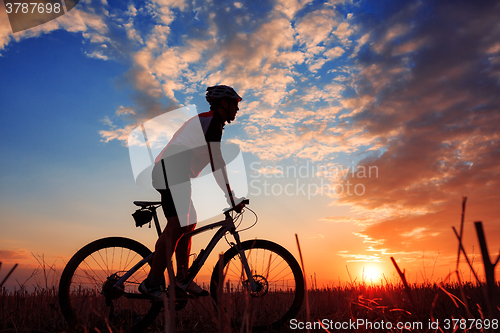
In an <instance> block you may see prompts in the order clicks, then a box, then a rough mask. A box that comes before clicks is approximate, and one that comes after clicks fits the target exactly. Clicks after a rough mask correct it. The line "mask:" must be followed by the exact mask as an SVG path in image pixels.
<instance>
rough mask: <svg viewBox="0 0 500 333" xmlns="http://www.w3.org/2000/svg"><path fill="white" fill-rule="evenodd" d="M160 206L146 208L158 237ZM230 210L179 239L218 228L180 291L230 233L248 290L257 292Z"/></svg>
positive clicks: (124, 277)
mask: <svg viewBox="0 0 500 333" xmlns="http://www.w3.org/2000/svg"><path fill="white" fill-rule="evenodd" d="M160 206H161V203H159V202H151V205H150V206H149V207H148V209H150V210H151V211H152V213H153V220H154V223H155V227H156V232H157V233H158V237H160V235H161V227H160V221H159V219H158V214H157V213H156V209H157V208H158V207H160ZM231 211H232V209H231V210H228V211H225V212H224V215H225V217H226V218H225V219H224V220H222V221H219V222H215V223H212V224H209V225H206V226H203V227H201V228H198V229H195V230H193V231H191V232H188V233H185V234H184V235H183V236H182V237H181V239H183V238H190V237H192V236H195V235H197V234H200V233H202V232H205V231H208V230H212V229H215V228H217V227H220V228H219V230H217V232H216V233H215V234H214V235H213V237H212V239H211V240H210V242H209V243H208V245H207V247H206V248H205V249H202V250H201V251H200V253H199V254H198V256H197V258H196V259H195V260H194V261H193V263H192V265H191V267H190V268H189V269H188V275H187V277H186V279H184V281H182V284H181V286H180V288H181V289H183V290H186V288H187V287H188V286H189V284H190V283H191V282H192V281H193V280H194V278H195V277H196V275H197V274H198V272H199V271H200V269H201V268H202V267H203V265H204V264H205V261H206V260H207V259H208V257H209V256H210V254H211V253H212V250H213V249H214V248H215V246H216V245H217V243H218V242H219V241H220V240H221V239H222V237H224V235H225V234H226V233H228V232H229V233H231V235H233V238H234V240H235V242H236V243H231V246H232V247H236V250H237V251H238V253H239V255H240V259H241V261H242V264H243V267H244V271H245V274H246V276H247V277H248V280H249V281H250V288H251V290H252V291H253V292H255V291H257V289H258V286H257V284H256V283H255V281H254V279H252V278H251V277H252V272H251V271H250V266H249V265H248V261H247V258H246V256H245V252H244V251H243V248H242V246H241V241H240V236H239V234H238V232H237V231H236V227H235V225H234V219H233V218H232V217H231V215H230V212H231ZM153 255H154V252H153V253H151V254H150V255H149V256H147V257H146V258H143V259H142V260H141V261H139V262H138V263H137V264H136V265H134V267H132V268H131V269H130V270H129V271H128V272H126V273H125V274H124V275H123V276H122V277H121V278H120V279H119V280H118V281H117V282H116V283H115V284H114V285H113V287H114V288H118V289H120V286H121V285H123V283H125V281H126V280H127V279H128V278H129V277H130V276H131V275H132V274H134V273H135V272H136V271H137V270H138V269H140V268H141V267H142V266H143V265H144V264H146V263H147V262H148V261H150V260H151V259H152V258H153ZM124 295H125V297H128V298H148V297H147V296H145V295H140V294H136V293H126V292H125V293H124Z"/></svg>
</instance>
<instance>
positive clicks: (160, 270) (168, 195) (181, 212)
mask: <svg viewBox="0 0 500 333" xmlns="http://www.w3.org/2000/svg"><path fill="white" fill-rule="evenodd" d="M206 100H207V102H208V103H209V104H210V111H209V112H205V113H201V114H199V115H197V116H195V117H193V118H191V119H189V120H188V121H186V122H185V123H184V124H183V126H182V127H181V128H179V130H177V132H175V134H174V135H173V137H172V138H171V140H170V141H169V143H168V144H167V146H166V147H165V148H164V149H163V151H162V152H161V153H160V154H159V155H158V157H157V158H156V160H155V166H154V168H153V173H152V178H153V186H154V187H155V188H156V189H157V191H159V192H160V194H161V202H162V207H163V212H164V214H165V217H166V218H167V221H168V222H167V226H166V227H165V229H164V230H163V232H162V234H161V236H160V238H159V239H158V241H157V242H156V246H155V254H154V256H153V262H152V266H151V270H150V272H149V275H148V277H147V279H146V280H144V281H143V282H142V283H141V284H140V286H139V291H140V292H141V293H143V294H147V295H150V296H152V297H155V298H161V295H162V292H163V291H164V287H163V281H164V271H165V268H166V267H167V264H171V261H170V260H171V258H172V255H173V253H174V252H175V257H176V261H177V274H176V280H177V281H176V282H177V284H178V285H180V281H182V280H183V279H185V278H186V276H187V269H188V262H189V254H190V252H191V239H190V238H189V239H182V240H180V238H181V237H182V235H183V234H184V233H187V232H190V231H192V230H194V228H195V226H196V222H197V220H196V212H195V209H194V207H193V202H192V201H191V183H190V179H191V178H195V177H197V176H198V175H199V174H200V173H201V171H202V170H203V169H204V168H205V167H206V166H207V165H208V164H210V165H211V168H212V173H213V175H214V177H215V180H216V182H217V185H219V187H220V188H221V189H222V191H223V192H224V193H225V195H226V199H227V201H228V203H229V204H230V205H231V206H232V205H235V204H237V203H238V202H237V201H240V200H241V199H237V198H235V197H234V192H233V191H232V190H231V188H230V186H229V182H228V178H227V172H226V167H225V162H224V159H223V157H222V153H221V148H220V142H221V138H222V131H223V129H224V124H225V123H226V122H227V123H230V122H231V121H233V120H234V119H235V117H236V113H237V112H238V110H239V108H238V103H239V102H240V101H241V100H242V98H241V97H240V96H239V95H238V94H237V93H236V91H235V90H234V89H233V88H231V87H229V86H225V85H217V86H213V87H208V88H207V92H206ZM186 291H187V292H189V293H190V294H194V295H196V296H208V292H207V291H206V290H203V289H202V288H201V287H200V286H198V285H197V284H196V283H194V282H192V283H191V284H190V285H189V286H188V288H187V290H186Z"/></svg>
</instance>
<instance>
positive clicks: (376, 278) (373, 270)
mask: <svg viewBox="0 0 500 333" xmlns="http://www.w3.org/2000/svg"><path fill="white" fill-rule="evenodd" d="M362 274H363V275H362V276H363V280H364V281H365V282H368V283H380V282H381V281H382V271H381V270H380V268H379V267H378V266H375V265H370V266H365V267H363V272H362Z"/></svg>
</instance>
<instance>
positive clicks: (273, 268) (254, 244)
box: [59, 200, 304, 332]
mask: <svg viewBox="0 0 500 333" xmlns="http://www.w3.org/2000/svg"><path fill="white" fill-rule="evenodd" d="M248 203H249V201H248V200H244V201H243V206H244V205H247V204H248ZM134 204H135V205H137V206H139V207H140V209H139V210H137V211H136V213H135V215H136V216H134V218H135V219H136V226H142V225H144V224H147V223H148V222H149V226H150V227H151V220H154V224H155V227H156V231H157V234H158V236H160V234H161V228H160V223H159V220H158V215H157V213H156V210H157V209H158V208H159V207H160V206H161V202H157V201H152V202H150V201H134ZM240 208H241V207H240ZM249 210H250V209H249ZM244 211H245V209H243V210H241V209H240V211H239V212H237V211H236V210H235V208H232V209H228V210H226V211H225V212H224V215H225V219H224V220H221V221H219V222H216V223H212V224H209V225H206V226H203V227H200V228H197V229H195V230H193V231H192V232H189V233H186V234H185V235H184V236H183V237H191V236H195V235H197V234H199V233H202V232H205V231H208V230H212V229H215V228H217V227H220V228H219V229H218V230H217V231H216V232H215V234H214V235H213V237H212V239H211V240H210V242H209V244H208V245H207V247H206V248H205V249H202V250H201V251H200V253H199V254H198V255H197V257H196V259H195V260H194V261H193V263H192V264H191V267H190V268H189V270H188V275H187V278H186V279H185V280H184V281H182V282H181V286H180V288H176V291H175V294H176V296H175V297H176V304H175V306H176V310H180V309H182V308H183V307H184V306H186V304H187V302H188V300H189V298H190V297H189V295H188V294H187V293H186V292H185V290H186V288H187V286H188V285H189V284H190V283H191V282H192V281H193V280H194V279H195V277H196V275H197V273H198V272H199V271H200V269H201V268H202V267H203V265H204V263H205V261H206V260H207V258H208V256H209V255H210V253H211V251H212V250H213V249H214V247H215V246H216V244H217V243H218V242H219V241H220V240H221V239H222V238H223V237H224V238H225V239H226V241H227V242H228V244H229V245H230V249H229V250H227V251H226V252H225V253H224V255H223V259H222V257H221V258H220V259H219V261H218V262H217V264H216V265H215V267H214V270H213V273H212V276H211V279H210V295H211V297H212V299H213V301H214V305H215V309H216V310H215V311H217V309H219V311H223V313H224V316H228V317H230V318H229V320H230V322H231V324H232V326H234V327H239V326H240V325H242V322H245V323H251V326H252V330H254V331H263V330H267V331H269V330H279V328H280V327H281V326H282V325H283V324H284V323H285V322H286V321H287V320H289V319H291V318H292V317H294V316H295V315H296V314H297V313H298V311H299V310H300V307H301V304H302V301H303V298H304V280H303V275H302V270H301V268H300V266H299V264H298V263H297V260H295V258H294V257H293V255H292V254H291V253H290V252H289V251H287V250H286V249H285V248H284V247H282V246H280V245H278V244H276V243H273V242H270V241H267V240H247V241H244V242H241V241H240V236H239V232H241V231H243V230H246V229H249V228H251V227H253V226H254V225H255V224H256V223H257V220H258V218H257V215H255V217H256V220H255V223H254V224H253V225H251V226H250V227H248V228H245V229H243V230H240V231H237V228H238V227H239V226H240V225H241V220H240V218H242V214H243V212H244ZM252 212H253V211H252ZM254 214H255V213H254ZM133 215H134V214H133ZM236 221H240V222H239V224H238V225H236V223H235V222H236ZM228 234H231V235H232V236H233V238H234V242H229V241H228V239H227V235H228ZM153 254H154V253H153V252H151V251H150V250H149V249H148V248H147V247H146V246H144V245H143V244H141V243H139V242H137V241H135V240H132V239H129V238H122V237H109V238H103V239H99V240H96V241H94V242H91V243H89V244H88V245H86V246H84V247H83V248H82V249H80V250H79V251H78V252H77V253H76V254H75V255H74V256H73V257H72V258H71V259H70V260H69V262H68V264H67V265H66V267H65V269H64V271H63V273H62V275H61V280H60V284H59V302H60V306H61V310H62V313H63V315H64V317H65V319H66V321H67V322H68V324H69V327H70V330H71V329H76V328H78V327H80V328H83V327H85V328H87V329H94V330H95V331H98V330H99V331H100V332H102V331H104V330H106V329H108V330H111V327H115V328H116V329H117V330H124V331H126V332H128V331H131V332H143V331H144V330H146V329H147V328H148V327H149V326H150V325H151V324H152V323H153V321H154V320H155V318H156V317H157V315H158V314H159V312H160V311H161V308H162V306H163V303H164V302H158V301H157V300H154V299H151V298H150V297H149V296H147V295H143V294H141V293H140V292H139V291H138V286H139V284H140V283H141V282H142V281H143V280H144V279H145V278H146V277H147V275H148V272H149V267H150V264H151V261H152V257H153ZM219 272H222V275H221V274H220V273H219ZM249 277H250V278H249ZM167 294H168V288H167ZM178 294H180V296H179V295H178ZM167 297H168V296H167ZM221 309H222V310H221Z"/></svg>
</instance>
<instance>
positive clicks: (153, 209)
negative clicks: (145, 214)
mask: <svg viewBox="0 0 500 333" xmlns="http://www.w3.org/2000/svg"><path fill="white" fill-rule="evenodd" d="M150 209H151V211H152V212H153V219H154V220H155V226H156V232H157V233H158V237H160V235H161V227H160V221H158V215H157V214H156V207H150Z"/></svg>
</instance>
